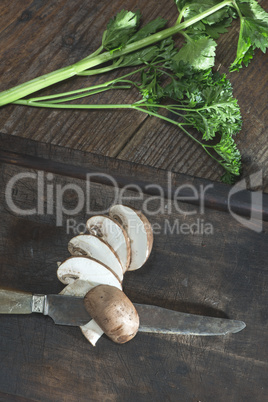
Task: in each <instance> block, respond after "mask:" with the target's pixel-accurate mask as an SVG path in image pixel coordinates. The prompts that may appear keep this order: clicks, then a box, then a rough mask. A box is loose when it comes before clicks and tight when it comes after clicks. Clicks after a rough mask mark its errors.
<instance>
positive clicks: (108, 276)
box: [57, 257, 122, 289]
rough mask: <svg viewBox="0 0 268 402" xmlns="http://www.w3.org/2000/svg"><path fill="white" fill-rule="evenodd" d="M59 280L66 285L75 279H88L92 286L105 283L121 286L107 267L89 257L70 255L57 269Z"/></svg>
mask: <svg viewBox="0 0 268 402" xmlns="http://www.w3.org/2000/svg"><path fill="white" fill-rule="evenodd" d="M57 275H58V278H59V280H60V281H61V282H62V283H64V284H66V285H68V284H72V283H73V282H74V281H75V280H77V279H81V280H83V281H88V282H89V283H90V284H91V285H92V287H94V286H97V285H99V284H104V283H105V284H106V285H111V286H116V287H118V288H119V289H121V288H122V286H121V282H120V281H119V279H118V278H117V277H116V276H115V274H114V273H113V272H112V271H111V270H110V268H109V267H107V266H105V265H104V264H102V263H100V262H99V261H97V260H94V259H93V258H90V257H70V258H68V259H67V260H65V261H64V262H63V263H62V264H61V265H60V266H59V267H58V270H57Z"/></svg>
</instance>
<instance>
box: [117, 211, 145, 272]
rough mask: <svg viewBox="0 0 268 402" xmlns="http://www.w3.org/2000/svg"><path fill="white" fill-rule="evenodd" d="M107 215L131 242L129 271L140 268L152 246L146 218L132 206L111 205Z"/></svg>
mask: <svg viewBox="0 0 268 402" xmlns="http://www.w3.org/2000/svg"><path fill="white" fill-rule="evenodd" d="M109 215H110V216H111V217H112V218H114V219H115V220H117V221H118V222H119V223H120V224H121V225H122V226H123V228H124V229H125V230H126V231H127V234H128V237H129V239H130V242H131V260H130V265H129V267H128V270H129V271H133V270H135V269H138V268H140V267H141V266H142V265H143V264H144V263H145V262H146V260H147V259H148V257H149V255H150V253H151V251H152V246H153V231H152V227H151V225H150V222H149V221H148V219H147V218H146V217H145V216H144V215H143V214H142V213H141V212H140V211H137V210H135V209H134V208H131V207H128V206H125V205H113V206H112V207H111V208H110V211H109Z"/></svg>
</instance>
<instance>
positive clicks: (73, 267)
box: [57, 257, 122, 346]
mask: <svg viewBox="0 0 268 402" xmlns="http://www.w3.org/2000/svg"><path fill="white" fill-rule="evenodd" d="M57 275H58V278H59V280H60V281H61V282H63V283H67V284H68V285H67V286H66V287H65V288H64V289H63V290H62V291H61V294H65V295H71V296H81V297H84V296H85V294H86V293H87V292H88V291H89V290H90V289H93V288H94V287H95V286H98V285H100V284H106V285H111V286H115V287H117V288H118V289H122V285H121V282H120V281H119V280H118V279H117V278H116V276H115V275H114V274H113V272H111V271H110V269H109V268H108V267H106V266H104V265H103V264H101V263H100V262H98V261H96V260H94V259H92V258H89V257H70V258H68V259H67V260H65V261H64V262H63V263H62V264H61V265H60V266H59V267H58V270H57ZM80 329H81V331H82V333H83V334H84V336H85V337H86V338H87V340H88V341H89V342H90V343H91V344H92V345H93V346H95V344H96V342H97V341H98V339H99V338H100V337H101V336H102V334H103V331H102V329H101V328H100V327H99V326H98V325H97V324H96V323H95V322H94V320H91V321H90V322H89V323H87V324H86V325H84V326H81V327H80Z"/></svg>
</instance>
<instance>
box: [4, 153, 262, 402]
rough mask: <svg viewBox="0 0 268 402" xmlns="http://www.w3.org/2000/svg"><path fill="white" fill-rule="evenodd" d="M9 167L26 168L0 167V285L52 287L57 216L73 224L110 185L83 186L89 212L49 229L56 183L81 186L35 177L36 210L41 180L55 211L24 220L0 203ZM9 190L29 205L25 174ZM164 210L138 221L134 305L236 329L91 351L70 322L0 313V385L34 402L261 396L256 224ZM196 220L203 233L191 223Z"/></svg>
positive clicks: (140, 203)
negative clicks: (142, 250)
mask: <svg viewBox="0 0 268 402" xmlns="http://www.w3.org/2000/svg"><path fill="white" fill-rule="evenodd" d="M62 152H63V155H64V154H66V149H62ZM18 173H24V174H25V173H37V172H36V171H33V170H30V169H29V168H26V167H20V166H18V165H10V164H5V163H2V165H1V174H0V177H1V186H0V189H1V193H0V197H1V202H0V213H1V239H2V240H1V244H0V255H1V267H0V282H1V285H2V286H9V287H10V286H12V287H14V288H19V289H22V290H28V291H35V292H40V293H46V292H51V293H53V292H59V291H60V290H61V289H62V287H63V285H62V284H61V283H60V282H59V281H58V280H57V278H56V269H57V261H60V260H61V261H62V260H63V259H64V258H66V257H67V256H68V252H67V242H68V240H69V239H70V238H71V237H72V236H73V235H74V232H73V230H70V231H69V233H67V224H68V219H70V218H72V219H75V220H76V223H77V224H80V223H81V224H83V223H84V222H85V221H86V219H87V217H88V216H90V215H91V214H92V213H94V212H96V211H97V209H98V210H99V209H100V208H104V209H105V208H108V207H109V205H110V204H111V203H112V202H113V196H114V195H113V189H112V187H110V186H105V185H100V184H98V183H92V184H91V187H90V189H91V191H90V205H91V207H92V209H91V211H90V212H88V211H87V210H86V208H85V207H84V208H82V209H81V210H80V211H78V212H77V214H76V215H71V214H68V213H65V214H63V221H62V224H61V225H57V216H56V213H55V203H56V202H57V197H56V188H64V186H65V185H67V184H76V185H77V186H79V188H81V190H82V191H83V192H84V194H86V183H85V181H84V180H82V179H75V178H71V177H67V176H65V177H64V176H61V175H57V174H54V175H53V176H54V177H53V181H52V180H51V179H49V177H48V176H46V175H45V180H46V182H45V191H44V194H43V198H42V200H43V202H44V211H46V207H47V205H48V204H47V203H48V202H49V201H50V202H51V198H50V197H49V194H48V192H47V186H46V185H47V184H48V183H50V184H51V183H52V184H53V188H54V190H55V192H54V194H53V208H54V209H53V212H54V213H52V214H47V213H46V212H45V213H40V214H33V215H28V216H23V215H22V214H21V213H14V211H12V210H11V208H10V205H9V204H8V203H7V202H6V198H5V190H6V185H7V183H8V182H9V180H10V179H11V178H13V177H14V176H15V175H16V174H18ZM137 179H138V177H137ZM133 180H135V176H133ZM57 186H58V187H57ZM39 195H40V194H39ZM126 195H128V196H129V197H131V199H130V200H129V205H132V206H135V207H137V208H144V206H145V204H144V202H145V201H146V200H147V201H149V199H148V198H147V197H146V196H144V198H143V200H139V199H137V197H135V196H136V194H135V193H133V192H131V191H129V192H127V193H126ZM12 197H13V201H14V203H15V205H16V206H17V207H19V208H22V209H26V208H33V207H35V206H36V205H37V200H38V193H37V183H36V181H35V180H33V179H30V178H28V179H27V178H25V179H22V180H18V181H17V183H16V185H15V186H14V188H13V191H12ZM158 201H159V200H156V199H151V200H150V205H151V208H150V209H151V211H156V210H158V208H159V204H158ZM76 204H77V197H76V196H75V195H74V194H73V192H72V191H67V192H66V193H65V194H64V205H65V207H66V209H72V208H74V207H75V205H76ZM164 206H165V208H164V210H163V211H162V212H161V211H158V212H157V213H152V214H151V215H150V216H149V219H150V221H151V223H152V225H153V227H154V235H155V236H154V237H155V242H154V247H153V252H152V254H151V256H150V258H149V260H148V261H147V263H146V265H145V266H144V267H143V268H142V269H141V270H139V271H136V272H129V273H127V274H126V276H125V280H124V289H125V292H126V293H127V294H128V296H129V297H130V298H131V299H132V300H133V301H136V302H141V303H152V304H158V305H161V306H163V307H166V308H172V309H176V310H179V311H185V312H189V313H196V314H205V315H212V316H220V317H229V318H235V319H241V320H244V321H245V322H246V324H247V327H246V329H245V330H243V331H242V332H240V333H238V334H233V335H228V336H225V337H212V338H211V337H210V338H199V337H193V336H188V337H187V336H180V337H176V336H163V335H149V334H138V335H137V337H136V338H135V339H134V340H133V341H131V342H129V343H128V344H125V345H121V346H120V345H116V344H113V343H112V342H111V341H109V340H108V339H107V338H106V337H103V338H102V339H101V340H100V341H99V343H98V344H97V346H96V347H95V348H93V347H91V346H90V345H89V344H88V343H87V341H86V340H85V339H84V338H83V336H82V334H81V333H80V331H79V329H77V328H66V327H60V326H56V325H54V324H53V323H52V322H51V320H50V319H49V318H45V317H42V316H39V315H35V316H25V317H14V316H13V317H10V316H1V317H0V358H1V366H0V374H1V375H0V392H2V393H4V394H5V393H9V394H13V395H19V396H20V397H24V398H29V399H33V400H42V401H45V402H46V401H55V400H65V401H77V400H89V399H90V400H92V401H99V400H108V401H121V400H122V401H125V400H128V401H133V402H134V401H151V400H154V401H159V402H160V401H163V400H171V401H175V400H176V401H177V400H182V401H185V400H206V401H210V400H215V399H216V400H217V401H220V402H221V401H224V402H225V401H226V400H228V401H232V402H236V401H238V400H243V401H252V400H254V401H257V402H258V401H263V400H265V397H266V395H267V390H268V389H267V381H266V375H265V373H266V372H267V360H266V356H267V342H266V339H267V320H266V319H265V317H266V305H267V301H268V300H267V292H266V278H267V264H266V254H267V253H266V244H267V233H268V231H267V229H268V226H267V223H264V227H263V231H262V232H261V233H256V232H254V231H252V230H249V229H247V228H246V227H244V226H243V225H242V224H240V223H239V222H236V221H235V220H234V219H233V218H232V217H231V216H230V215H229V214H226V213H221V212H219V211H215V210H213V209H205V211H204V213H202V211H200V210H199V209H196V214H189V213H190V212H191V211H193V206H192V205H189V204H187V203H184V204H180V203H179V206H180V207H181V211H183V212H178V211H177V209H176V206H175V204H174V203H173V202H172V201H170V202H168V201H165V202H164ZM198 219H199V221H198ZM202 220H203V225H204V226H205V225H207V226H206V228H209V227H211V228H212V231H206V232H205V231H204V230H201V227H199V228H198V222H201V221H202ZM167 222H168V223H169V226H168V225H167ZM176 222H177V223H178V225H177V226H176ZM183 224H186V226H185V225H184V226H182V225H183ZM174 225H175V226H174ZM209 225H211V226H209ZM174 227H175V229H174V230H172V228H174ZM168 228H169V229H168ZM187 228H188V229H187ZM80 229H81V226H80ZM253 368H254V369H253Z"/></svg>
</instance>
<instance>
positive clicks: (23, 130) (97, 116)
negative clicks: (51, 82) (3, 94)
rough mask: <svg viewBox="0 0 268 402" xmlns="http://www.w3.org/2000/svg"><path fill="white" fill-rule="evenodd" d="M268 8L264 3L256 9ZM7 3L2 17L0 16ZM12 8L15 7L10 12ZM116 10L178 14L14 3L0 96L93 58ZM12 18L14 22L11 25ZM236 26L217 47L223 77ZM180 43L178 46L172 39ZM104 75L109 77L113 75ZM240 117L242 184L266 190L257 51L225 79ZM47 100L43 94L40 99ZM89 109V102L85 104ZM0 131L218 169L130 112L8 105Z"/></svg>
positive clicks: (1, 35)
mask: <svg viewBox="0 0 268 402" xmlns="http://www.w3.org/2000/svg"><path fill="white" fill-rule="evenodd" d="M260 3H261V4H262V6H263V7H264V8H266V9H267V6H266V3H265V2H264V1H262V2H260ZM6 7H7V6H6V2H1V5H0V10H3V15H7V14H6V12H7V11H6V10H7V8H6ZM12 8H13V7H12ZM122 8H126V9H132V10H136V9H140V10H141V11H142V14H143V22H144V23H145V22H148V21H149V20H151V19H153V18H156V17H157V16H159V15H161V16H163V17H164V18H166V19H167V20H168V21H169V25H171V24H172V23H174V22H175V20H176V7H175V5H174V3H173V2H172V1H170V0H165V2H155V1H148V2H146V3H144V2H142V1H141V0H138V1H134V0H127V1H124V2H122V1H121V0H120V1H119V0H117V1H116V2H114V3H113V4H112V5H111V2H109V1H107V0H105V1H102V2H98V1H96V0H94V1H91V2H86V1H82V0H79V1H75V0H70V1H68V2H67V3H66V1H64V0H59V1H57V2H49V3H47V2H46V3H44V2H42V1H40V0H33V1H31V2H29V1H28V2H24V3H23V6H22V4H21V2H18V1H15V2H14V10H13V11H12V13H11V14H8V15H7V19H9V18H10V19H9V21H7V20H6V22H5V24H4V26H3V28H4V27H5V29H3V28H2V29H1V28H0V59H1V67H0V74H1V78H2V79H1V83H0V87H1V89H6V88H8V87H10V86H12V85H16V84H18V83H20V82H24V81H26V80H27V79H31V78H33V77H36V76H38V75H41V74H44V73H46V72H49V71H53V70H54V69H56V68H60V67H63V66H66V65H68V64H71V63H73V62H75V61H77V60H79V59H81V58H83V57H85V56H87V55H88V54H89V53H90V52H92V51H94V50H95V49H96V48H97V47H98V46H99V44H100V42H101V35H102V32H103V31H104V29H105V27H106V24H107V22H108V20H109V19H110V17H112V16H114V15H115V14H116V13H117V12H118V11H119V10H121V9H122ZM15 16H17V17H16V18H15ZM236 39H237V24H234V25H233V27H232V28H231V29H230V32H229V33H228V34H226V35H224V37H223V38H221V39H220V40H219V47H218V53H217V60H216V68H219V70H220V71H221V72H227V70H228V65H229V64H230V62H231V60H232V59H233V57H234V56H233V54H234V46H235V42H236ZM178 41H179V40H178ZM117 74H118V73H116V74H115V75H114V74H112V75H109V77H114V76H117ZM229 76H230V78H231V80H232V83H233V86H234V93H235V96H237V98H238V100H239V104H240V107H241V111H242V114H243V120H244V124H243V129H242V131H241V133H240V134H239V135H238V137H237V144H238V146H239V149H240V150H241V153H242V159H243V167H244V171H243V177H248V176H250V174H252V173H254V172H256V171H257V170H262V171H263V177H264V181H263V186H262V189H263V190H264V191H267V190H268V184H267V160H268V158H267V156H268V155H267V141H266V138H267V135H266V134H267V108H266V105H267V91H265V88H266V87H267V77H268V75H267V69H266V63H265V55H263V54H262V53H261V52H259V51H256V55H255V58H254V61H253V62H252V63H251V64H250V65H249V67H248V68H245V69H243V70H241V71H240V72H239V74H237V73H233V74H231V75H229ZM104 79H108V75H107V76H105V77H104V78H101V77H96V78H94V79H86V80H84V79H82V78H81V77H80V78H74V79H71V80H70V81H69V82H68V83H62V84H59V85H55V87H54V88H53V91H64V90H67V89H69V90H72V89H74V88H77V87H78V86H79V87H80V86H81V87H83V86H87V85H89V84H90V83H94V84H97V83H100V82H103V80H104ZM44 93H46V91H45V92H44ZM135 99H136V94H135V93H130V94H129V95H126V94H125V92H123V93H122V92H120V93H119V92H112V93H110V94H107V93H106V94H102V95H99V96H98V97H97V100H98V102H100V103H106V102H109V103H120V102H124V103H126V102H129V103H131V102H133V101H134V100H135ZM89 102H92V100H90V101H89ZM0 121H1V129H2V132H4V133H6V134H8V135H11V136H12V135H17V136H21V137H24V138H28V139H35V140H37V141H42V142H46V143H52V144H55V145H61V146H65V147H70V148H74V149H79V150H83V151H88V152H95V153H99V154H101V155H107V156H113V157H117V158H119V159H124V160H129V161H133V162H137V163H142V164H147V165H151V166H154V167H160V168H163V169H170V170H173V171H176V172H181V173H187V174H190V175H192V176H198V177H204V178H207V179H212V180H220V177H221V175H222V170H221V169H220V168H219V167H218V166H215V164H214V163H212V161H210V160H209V158H208V157H207V155H205V154H204V153H203V152H202V151H201V150H199V149H198V147H196V146H195V145H194V144H193V143H192V141H191V140H190V139H188V138H186V137H185V135H183V134H182V133H181V132H180V131H178V130H177V129H174V128H171V127H170V126H169V125H167V124H165V123H163V122H158V121H157V120H155V119H154V118H150V119H146V118H145V115H141V114H139V113H136V112H134V111H126V110H124V111H123V110H121V111H90V112H86V111H81V112H77V111H76V112H72V111H53V110H36V109H30V108H27V109H26V108H25V107H22V106H7V107H4V108H2V109H1V113H0Z"/></svg>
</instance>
